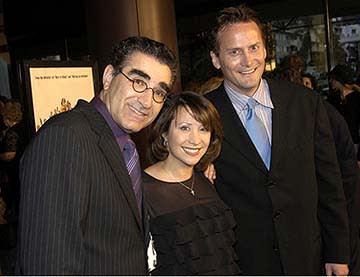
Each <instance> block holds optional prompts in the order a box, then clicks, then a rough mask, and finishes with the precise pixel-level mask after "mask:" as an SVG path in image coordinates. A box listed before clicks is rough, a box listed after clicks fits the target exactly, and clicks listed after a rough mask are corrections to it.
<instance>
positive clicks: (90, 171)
mask: <svg viewBox="0 0 360 277" xmlns="http://www.w3.org/2000/svg"><path fill="white" fill-rule="evenodd" d="M20 178H21V200H20V206H21V207H20V209H21V211H20V222H19V223H20V225H19V240H18V263H17V272H18V273H21V274H26V275H32V274H35V275H53V274H55V275H66V274H75V275H144V274H146V263H145V246H144V232H143V224H142V222H141V220H140V216H139V213H138V208H137V204H136V199H135V196H134V193H133V189H132V185H131V180H130V177H129V174H128V172H127V169H126V165H125V163H124V161H123V157H122V154H121V151H120V148H119V146H118V144H117V142H116V140H115V137H114V136H113V134H112V131H111V129H110V127H109V126H108V125H107V123H106V121H105V120H104V118H103V117H102V116H101V115H100V113H98V111H97V110H96V109H94V108H93V107H92V105H90V104H88V103H87V102H85V101H79V102H78V105H77V106H76V108H75V109H73V110H72V111H70V112H67V113H63V114H61V115H59V116H56V117H54V118H52V119H50V120H49V121H48V122H47V123H46V124H45V126H43V127H42V128H41V129H40V131H39V132H38V133H37V135H36V137H35V139H33V141H32V142H31V144H30V145H29V147H28V148H27V149H26V152H25V154H24V156H23V160H22V164H21V175H20Z"/></svg>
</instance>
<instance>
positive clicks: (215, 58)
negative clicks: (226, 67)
mask: <svg viewBox="0 0 360 277" xmlns="http://www.w3.org/2000/svg"><path fill="white" fill-rule="evenodd" d="M210 57H211V62H212V64H213V66H214V67H215V68H216V69H220V68H221V65H220V60H219V57H218V56H217V55H216V54H215V52H214V51H210Z"/></svg>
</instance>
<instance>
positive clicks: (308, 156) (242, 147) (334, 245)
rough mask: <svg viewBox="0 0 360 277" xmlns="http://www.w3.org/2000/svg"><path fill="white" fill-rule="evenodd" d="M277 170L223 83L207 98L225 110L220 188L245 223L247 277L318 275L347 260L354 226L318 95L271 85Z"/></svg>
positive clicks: (242, 255)
mask: <svg viewBox="0 0 360 277" xmlns="http://www.w3.org/2000/svg"><path fill="white" fill-rule="evenodd" d="M269 87H270V93H271V99H272V101H273V104H274V109H273V111H272V157H271V166H270V171H268V170H267V169H266V167H265V165H264V164H263V162H262V160H261V158H260V156H259V154H258V153H257V151H256V149H255V147H254V145H253V144H252V142H251V139H250V137H249V136H248V134H247V132H246V130H245V128H244V127H243V125H242V123H241V121H240V119H239V118H238V116H237V114H236V111H235V109H234V108H233V106H232V104H231V101H230V99H229V97H228V96H227V94H226V92H225V90H224V87H223V85H222V86H220V87H219V88H218V89H217V90H215V91H213V92H212V93H209V94H207V97H208V98H209V99H210V100H211V101H212V102H213V103H214V104H215V106H216V108H217V109H218V111H219V113H220V115H221V120H222V124H223V128H224V142H223V144H222V150H221V153H220V156H219V158H218V159H217V160H216V161H215V166H216V172H217V174H216V175H217V179H216V187H217V190H218V192H219V194H220V196H221V197H222V199H223V200H224V201H225V202H226V203H227V204H228V205H229V206H230V207H231V208H232V209H233V213H234V216H235V218H236V220H237V222H238V227H237V229H236V236H237V240H238V242H237V244H236V246H235V247H236V250H237V254H238V256H239V265H240V269H241V270H243V272H244V274H245V275H280V274H283V273H284V274H287V275H309V274H310V275H318V274H322V271H323V268H324V266H323V260H324V261H326V262H337V263H347V262H348V256H349V254H348V253H349V245H348V244H349V240H348V235H349V234H348V226H347V224H348V221H347V216H346V205H345V199H344V192H343V189H342V186H341V177H340V172H339V168H338V165H337V161H336V153H335V147H334V142H333V138H332V134H331V130H330V127H329V122H328V118H327V116H326V112H325V110H324V106H323V104H322V102H321V100H320V98H319V97H318V96H317V95H316V94H315V93H313V92H310V91H307V90H304V89H303V88H302V87H300V86H297V85H294V84H291V83H288V82H283V81H269Z"/></svg>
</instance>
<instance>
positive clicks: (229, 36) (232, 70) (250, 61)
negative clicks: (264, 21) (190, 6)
mask: <svg viewBox="0 0 360 277" xmlns="http://www.w3.org/2000/svg"><path fill="white" fill-rule="evenodd" d="M217 39H218V42H219V53H218V55H216V54H215V53H214V52H210V55H211V60H212V63H213V65H214V66H215V68H217V69H221V70H222V73H223V75H224V78H225V80H226V81H227V84H228V85H229V86H230V87H231V88H232V89H234V90H235V91H238V92H240V93H242V94H245V95H248V96H252V95H253V94H254V93H255V91H256V89H257V88H258V86H259V84H260V80H261V76H262V74H263V72H264V68H265V58H266V49H265V45H264V42H263V39H262V36H261V31H260V29H259V27H258V26H257V25H256V24H255V23H254V22H253V21H250V22H241V23H235V24H232V25H229V26H227V27H226V28H224V29H223V30H221V31H219V33H218V37H217Z"/></svg>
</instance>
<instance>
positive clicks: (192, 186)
mask: <svg viewBox="0 0 360 277" xmlns="http://www.w3.org/2000/svg"><path fill="white" fill-rule="evenodd" d="M191 180H192V181H191V186H190V187H188V186H187V185H185V184H184V183H183V182H178V183H179V184H180V185H182V186H183V187H184V188H186V189H188V190H189V191H190V193H191V195H192V196H195V191H194V180H195V178H194V174H192V177H191Z"/></svg>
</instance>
